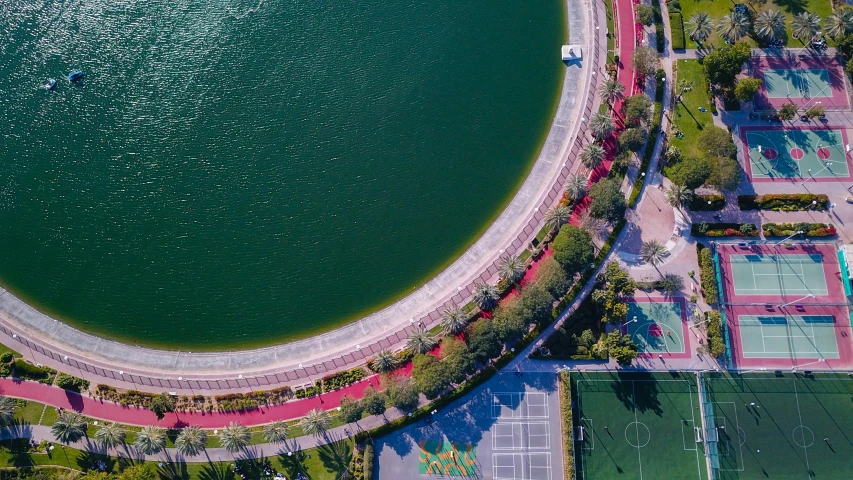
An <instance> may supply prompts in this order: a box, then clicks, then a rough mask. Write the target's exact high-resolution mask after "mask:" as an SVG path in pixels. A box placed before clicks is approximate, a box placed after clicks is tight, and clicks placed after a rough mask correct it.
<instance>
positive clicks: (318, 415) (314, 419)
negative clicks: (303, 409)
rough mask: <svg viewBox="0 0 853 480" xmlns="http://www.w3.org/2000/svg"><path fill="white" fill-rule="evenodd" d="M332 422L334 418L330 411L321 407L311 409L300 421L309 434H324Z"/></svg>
mask: <svg viewBox="0 0 853 480" xmlns="http://www.w3.org/2000/svg"><path fill="white" fill-rule="evenodd" d="M331 424H332V418H331V417H330V416H329V412H327V411H325V410H323V409H320V408H315V409H313V410H311V411H309V412H308V414H307V415H305V416H304V417H302V420H300V421H299V425H300V426H302V431H303V432H305V433H307V434H308V435H322V434H324V433H326V430H328V429H329V426H330V425H331Z"/></svg>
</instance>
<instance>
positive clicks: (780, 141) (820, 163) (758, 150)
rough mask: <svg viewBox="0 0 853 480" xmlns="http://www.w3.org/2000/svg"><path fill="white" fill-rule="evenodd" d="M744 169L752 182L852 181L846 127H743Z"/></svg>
mask: <svg viewBox="0 0 853 480" xmlns="http://www.w3.org/2000/svg"><path fill="white" fill-rule="evenodd" d="M741 135H742V140H743V144H744V146H745V148H744V155H745V157H746V159H745V160H746V162H745V164H746V165H745V167H746V170H747V174H748V175H749V177H750V179H751V180H752V181H773V180H778V179H802V180H808V181H814V182H820V181H841V180H849V179H850V178H851V175H850V165H849V164H848V158H847V130H846V129H843V128H836V127H827V128H819V129H817V128H815V129H809V128H779V127H742V128H741Z"/></svg>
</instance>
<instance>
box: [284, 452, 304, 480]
mask: <svg viewBox="0 0 853 480" xmlns="http://www.w3.org/2000/svg"><path fill="white" fill-rule="evenodd" d="M288 453H290V455H288ZM305 459H306V456H305V452H303V451H301V450H300V451H290V452H281V453H279V455H278V461H279V463H281V465H282V467H283V468H284V473H285V475H286V476H287V478H296V475H297V474H299V473H302V474H305V475H307V474H308V473H307V469H306V468H305Z"/></svg>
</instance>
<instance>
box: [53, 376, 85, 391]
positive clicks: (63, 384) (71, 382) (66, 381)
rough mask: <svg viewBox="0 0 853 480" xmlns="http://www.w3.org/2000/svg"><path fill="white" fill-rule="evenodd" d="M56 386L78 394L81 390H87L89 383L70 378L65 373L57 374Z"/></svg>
mask: <svg viewBox="0 0 853 480" xmlns="http://www.w3.org/2000/svg"><path fill="white" fill-rule="evenodd" d="M56 386H57V387H59V388H61V389H63V390H71V391H72V392H77V393H80V392H82V391H83V390H88V389H89V381H88V380H83V379H82V378H77V377H72V376H71V375H67V374H65V373H59V374H57V376H56Z"/></svg>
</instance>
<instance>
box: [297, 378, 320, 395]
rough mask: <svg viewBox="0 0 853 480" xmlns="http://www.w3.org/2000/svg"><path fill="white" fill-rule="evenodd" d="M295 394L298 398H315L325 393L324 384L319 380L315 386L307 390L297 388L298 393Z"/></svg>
mask: <svg viewBox="0 0 853 480" xmlns="http://www.w3.org/2000/svg"><path fill="white" fill-rule="evenodd" d="M293 393H294V395H296V398H309V397H314V396H317V395H320V394H321V393H323V384H322V383H321V382H320V380H317V382H315V383H314V385H313V386H311V387H306V388H297V389H296V391H295V392H293Z"/></svg>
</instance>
